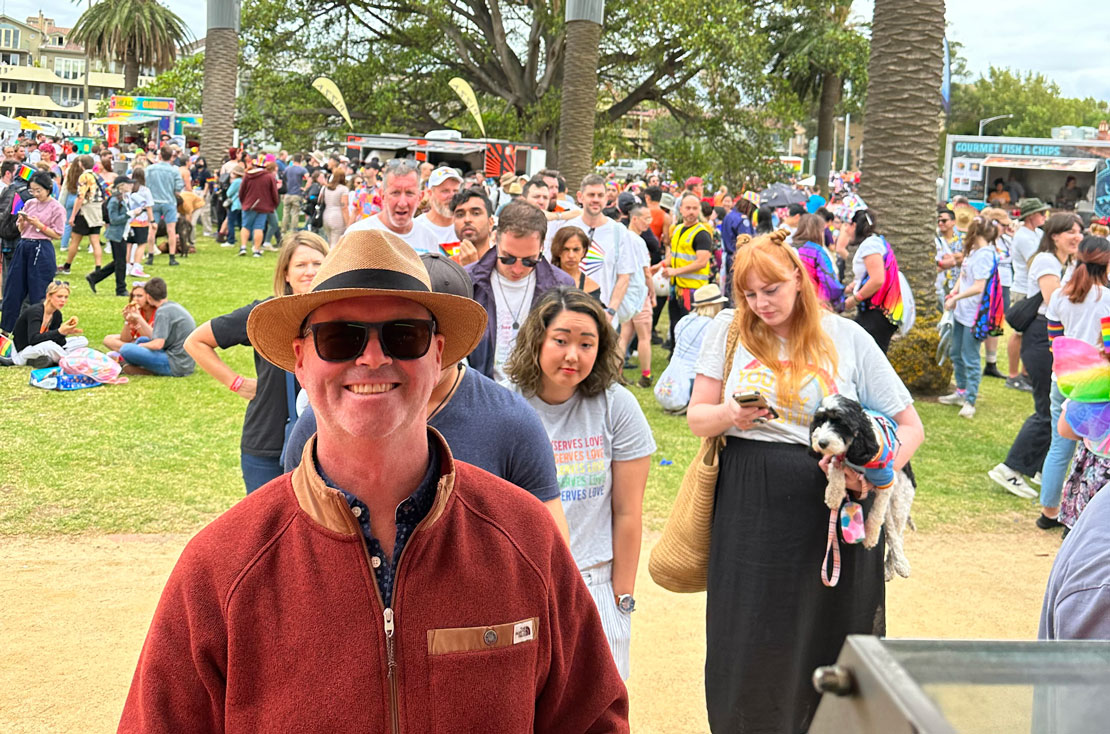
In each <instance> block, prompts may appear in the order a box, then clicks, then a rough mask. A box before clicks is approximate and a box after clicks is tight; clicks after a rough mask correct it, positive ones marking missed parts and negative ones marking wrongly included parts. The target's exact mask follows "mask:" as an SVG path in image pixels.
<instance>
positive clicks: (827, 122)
mask: <svg viewBox="0 0 1110 734" xmlns="http://www.w3.org/2000/svg"><path fill="white" fill-rule="evenodd" d="M842 84H843V82H842V81H841V79H840V77H839V76H837V75H836V74H825V78H824V79H822V80H821V102H820V105H819V106H818V108H817V163H816V165H815V166H814V169H813V175H814V176H815V177H816V178H817V185H818V186H819V187H820V189H821V196H824V197H826V198H827V197H828V195H829V170H830V169H831V168H832V159H833V124H834V121H833V118H834V116H835V115H836V105H837V103H838V102H840V88H841V85H842Z"/></svg>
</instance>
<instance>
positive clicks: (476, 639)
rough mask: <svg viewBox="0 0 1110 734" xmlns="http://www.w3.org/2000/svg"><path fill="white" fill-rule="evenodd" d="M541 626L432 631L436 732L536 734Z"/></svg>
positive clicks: (531, 622) (528, 622) (525, 622)
mask: <svg viewBox="0 0 1110 734" xmlns="http://www.w3.org/2000/svg"><path fill="white" fill-rule="evenodd" d="M538 626H539V620H538V619H536V618H535V617H531V618H528V619H522V620H520V621H517V622H509V623H506V624H496V625H489V626H483V627H455V628H450V629H434V630H428V677H429V685H430V687H431V692H432V702H431V703H432V705H433V706H434V707H435V709H436V713H435V719H434V720H435V726H436V728H435V731H437V732H443V733H445V734H446V733H447V732H451V733H452V734H461V733H463V732H493V731H496V732H499V733H504V734H513V733H515V732H530V731H532V725H533V721H534V719H535V703H536V689H535V681H536V665H537V655H538V650H539V635H540V630H539V629H538Z"/></svg>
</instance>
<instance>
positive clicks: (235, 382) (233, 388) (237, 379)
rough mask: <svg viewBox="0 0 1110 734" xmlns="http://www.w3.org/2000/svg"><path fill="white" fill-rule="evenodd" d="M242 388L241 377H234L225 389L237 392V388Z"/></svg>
mask: <svg viewBox="0 0 1110 734" xmlns="http://www.w3.org/2000/svg"><path fill="white" fill-rule="evenodd" d="M242 386H243V376H242V375H235V379H234V380H232V381H231V384H230V385H228V386H227V389H228V390H231V392H239V388H241V387H242Z"/></svg>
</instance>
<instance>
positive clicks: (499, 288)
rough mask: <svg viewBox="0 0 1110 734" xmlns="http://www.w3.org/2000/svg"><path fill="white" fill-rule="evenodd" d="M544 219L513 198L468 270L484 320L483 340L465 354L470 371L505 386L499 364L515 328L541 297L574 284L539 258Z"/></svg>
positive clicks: (513, 338) (534, 208) (510, 345)
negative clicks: (484, 250)
mask: <svg viewBox="0 0 1110 734" xmlns="http://www.w3.org/2000/svg"><path fill="white" fill-rule="evenodd" d="M546 234H547V215H546V214H545V213H544V212H543V210H542V209H540V208H539V207H537V206H535V205H534V204H529V203H528V202H526V201H523V200H520V199H518V200H517V201H513V202H510V203H509V204H506V205H505V208H504V209H502V210H501V215H500V216H499V217H498V218H497V233H496V235H495V236H494V246H493V247H492V248H491V249H490V250H489V252H487V253H486V254H485V255H484V256H482V258H481V259H480V260H478V262H476V263H474V264H472V265H469V266H467V272H468V273H470V279H471V280H473V281H474V300H476V301H477V302H478V303H480V304H482V306H484V307H485V309H486V313H487V314H488V315H489V321H488V323H487V326H486V333H485V336H484V337H483V338H482V341H481V343H479V344H478V346H477V348H475V350H474V352H473V353H472V354H471V355H470V366H471V367H473V368H474V369H476V370H478V371H479V372H481V373H482V374H483V375H485V376H486V377H490V378H493V379H494V380H496V381H497V382H498V383H500V384H502V385H504V386H505V387H509V385H510V382H509V378H508V377H506V376H505V372H504V369H503V367H504V364H505V362H506V360H508V358H509V354H510V353H511V352H512V350H513V345H514V344H515V343H516V336H517V333H519V331H520V325H521V324H523V323H524V319H525V317H526V316H528V312H529V311H531V310H532V306H533V305H534V304H536V303H539V300H540V298H542V297H543V294H544V293H547V292H548V291H549V290H551V289H552V288H555V287H556V286H560V285H569V286H573V285H574V281H573V280H572V279H571V277H570V276H569V275H567V274H566V273H564V272H563V271H562V270H559V269H558V268H556V267H554V266H552V265H551V263H549V262H547V261H546V260H544V259H543V240H544V237H545V235H546Z"/></svg>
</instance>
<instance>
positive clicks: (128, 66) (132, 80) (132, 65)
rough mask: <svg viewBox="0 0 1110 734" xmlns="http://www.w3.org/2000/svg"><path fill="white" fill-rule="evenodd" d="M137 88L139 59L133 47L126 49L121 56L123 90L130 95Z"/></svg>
mask: <svg viewBox="0 0 1110 734" xmlns="http://www.w3.org/2000/svg"><path fill="white" fill-rule="evenodd" d="M138 86H139V57H138V56H136V55H135V48H134V47H133V46H128V47H127V52H126V53H125V54H124V56H123V88H124V90H125V91H126V92H127V93H128V94H131V93H132V92H134V91H135V88H136V87H138Z"/></svg>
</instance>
